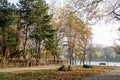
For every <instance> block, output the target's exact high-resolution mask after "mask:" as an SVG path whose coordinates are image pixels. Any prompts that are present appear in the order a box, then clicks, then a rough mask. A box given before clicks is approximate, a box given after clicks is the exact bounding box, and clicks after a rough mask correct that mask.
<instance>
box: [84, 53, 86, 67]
mask: <svg viewBox="0 0 120 80" xmlns="http://www.w3.org/2000/svg"><path fill="white" fill-rule="evenodd" d="M85 55H86V53H85V51H84V53H83V65H85Z"/></svg>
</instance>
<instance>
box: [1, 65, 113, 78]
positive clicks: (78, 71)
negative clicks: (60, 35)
mask: <svg viewBox="0 0 120 80" xmlns="http://www.w3.org/2000/svg"><path fill="white" fill-rule="evenodd" d="M112 69H114V67H107V66H93V67H92V68H82V67H79V66H74V67H72V71H66V72H65V71H57V70H55V69H49V70H48V69H47V70H37V71H20V72H12V73H0V80H81V78H83V77H87V76H91V75H95V74H101V73H105V72H108V71H110V70H112Z"/></svg>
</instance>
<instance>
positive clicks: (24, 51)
mask: <svg viewBox="0 0 120 80" xmlns="http://www.w3.org/2000/svg"><path fill="white" fill-rule="evenodd" d="M27 28H28V26H27V27H26V30H25V37H24V41H25V42H24V46H23V58H24V59H25V60H26V44H27V32H28V29H27Z"/></svg>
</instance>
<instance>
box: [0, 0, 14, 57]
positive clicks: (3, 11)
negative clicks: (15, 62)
mask: <svg viewBox="0 0 120 80" xmlns="http://www.w3.org/2000/svg"><path fill="white" fill-rule="evenodd" d="M14 13H15V6H14V4H11V3H9V2H8V1H7V0H1V1H0V36H1V42H2V44H1V46H2V55H3V57H4V58H5V57H6V54H5V53H6V48H7V44H6V36H9V35H10V34H7V35H6V31H7V28H8V27H10V26H11V25H12V24H13V23H14V20H15V14H14Z"/></svg>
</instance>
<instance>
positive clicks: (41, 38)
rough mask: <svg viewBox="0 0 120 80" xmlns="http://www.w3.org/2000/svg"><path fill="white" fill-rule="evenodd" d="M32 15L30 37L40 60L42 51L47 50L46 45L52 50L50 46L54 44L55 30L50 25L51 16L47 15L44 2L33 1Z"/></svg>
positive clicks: (40, 0) (46, 7)
mask: <svg viewBox="0 0 120 80" xmlns="http://www.w3.org/2000/svg"><path fill="white" fill-rule="evenodd" d="M32 13H33V14H34V17H33V20H34V24H33V26H34V30H33V34H31V37H32V38H34V39H35V41H36V50H37V55H38V59H40V55H41V51H42V49H44V48H45V49H48V48H46V46H45V45H46V44H47V47H48V46H50V47H51V48H54V46H51V45H52V43H54V33H55V30H54V28H53V26H52V25H51V23H50V21H51V18H52V15H48V5H47V4H46V2H45V1H44V0H35V2H34V5H33V12H32ZM51 41H52V42H51ZM48 44H49V45H48ZM49 50H50V49H49Z"/></svg>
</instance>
